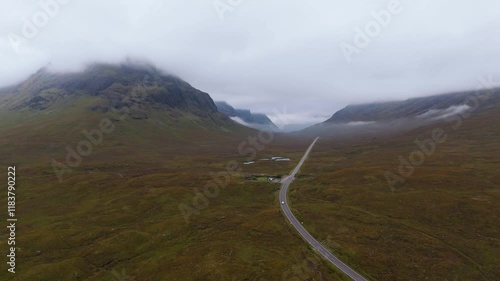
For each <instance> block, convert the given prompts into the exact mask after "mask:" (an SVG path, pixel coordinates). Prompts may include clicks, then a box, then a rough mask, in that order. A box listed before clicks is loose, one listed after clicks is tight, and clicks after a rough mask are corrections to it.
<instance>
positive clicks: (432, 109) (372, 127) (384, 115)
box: [301, 89, 500, 137]
mask: <svg viewBox="0 0 500 281" xmlns="http://www.w3.org/2000/svg"><path fill="white" fill-rule="evenodd" d="M499 105H500V89H491V90H480V91H467V92H459V93H449V94H442V95H435V96H429V97H421V98H412V99H408V100H404V101H391V102H380V103H370V104H358V105H348V106H346V107H345V108H343V109H341V110H339V111H338V112H336V113H335V114H333V116H332V117H331V118H330V119H328V120H326V121H325V122H323V123H320V124H317V125H314V126H311V127H309V128H307V129H305V130H303V131H301V133H314V134H323V135H336V136H345V137H351V136H367V137H368V136H376V135H391V134H398V133H401V132H405V131H409V130H412V129H415V128H418V127H422V126H426V125H429V124H433V123H437V122H442V121H450V120H453V118H455V117H456V116H461V115H467V114H471V113H472V112H474V113H477V112H479V111H484V110H487V109H488V108H491V107H494V106H499Z"/></svg>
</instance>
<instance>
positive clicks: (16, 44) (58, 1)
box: [7, 0, 72, 54]
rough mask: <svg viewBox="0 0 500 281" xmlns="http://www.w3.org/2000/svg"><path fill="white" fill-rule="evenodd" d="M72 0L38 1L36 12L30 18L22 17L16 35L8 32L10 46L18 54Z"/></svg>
mask: <svg viewBox="0 0 500 281" xmlns="http://www.w3.org/2000/svg"><path fill="white" fill-rule="evenodd" d="M71 1H72V0H40V1H38V7H39V8H38V10H37V11H36V12H35V13H34V14H33V15H32V16H31V17H29V18H28V17H22V18H21V21H22V27H21V29H20V31H19V32H18V33H16V32H10V33H9V34H8V35H7V37H8V40H9V43H10V46H11V47H12V49H13V50H14V52H16V53H17V54H19V53H20V52H21V46H22V45H24V44H27V43H28V42H29V40H31V39H33V38H35V37H36V36H37V35H38V34H39V33H40V30H42V29H43V28H45V27H46V26H47V25H48V24H49V22H50V20H51V19H53V18H55V17H56V16H57V15H58V14H59V12H60V11H61V7H63V6H65V5H67V4H68V3H69V2H71Z"/></svg>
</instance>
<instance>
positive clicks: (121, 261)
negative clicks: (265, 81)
mask: <svg viewBox="0 0 500 281" xmlns="http://www.w3.org/2000/svg"><path fill="white" fill-rule="evenodd" d="M91 99H97V98H96V97H93V98H91V97H83V98H79V99H78V100H75V101H68V103H69V104H67V105H66V106H65V107H59V108H57V110H56V111H37V110H25V111H21V112H16V111H10V112H3V113H2V116H1V118H2V119H1V120H2V122H1V125H0V130H1V133H2V138H1V139H0V154H1V155H2V158H3V159H2V165H3V166H4V168H5V169H6V167H7V165H10V164H15V165H17V173H16V177H17V190H16V195H17V198H16V202H17V218H18V220H19V221H18V223H17V229H16V231H17V243H16V246H17V253H16V256H17V264H16V272H17V273H16V274H15V275H12V274H10V273H8V272H7V266H6V263H5V262H2V266H1V267H0V269H1V273H0V280H19V281H25V280H30V281H36V280H47V281H58V280H61V281H63V280H64V281H66V280H103V281H104V280H106V281H109V280H141V281H142V280H301V279H303V277H304V276H307V277H310V278H314V279H315V280H320V279H323V280H325V279H326V280H345V279H344V278H345V277H343V276H341V275H339V274H338V273H336V272H335V270H332V269H331V268H330V267H329V266H328V265H327V264H326V263H324V262H323V261H321V260H319V259H317V257H316V256H315V254H314V252H313V251H312V250H311V249H310V248H308V247H307V245H306V244H305V243H303V241H302V240H301V238H300V237H299V236H298V235H297V234H296V233H295V232H294V231H293V230H292V229H291V228H290V227H288V225H287V223H286V222H285V220H284V218H283V217H282V215H281V214H280V212H279V204H278V202H277V199H276V198H277V197H276V195H277V189H278V188H279V185H277V184H272V183H267V182H258V181H255V182H254V181H245V180H244V177H245V175H246V174H261V173H262V174H269V173H272V174H287V173H288V172H289V171H290V170H291V169H292V168H293V166H294V165H295V164H296V162H297V160H298V158H299V156H300V155H301V154H302V153H303V151H304V149H305V147H306V146H307V143H308V142H309V140H304V141H299V140H297V139H293V140H291V139H289V138H285V137H283V136H275V139H274V140H273V141H272V142H271V143H269V144H266V145H264V146H263V148H262V151H260V152H259V153H258V155H257V156H256V157H257V158H264V157H270V156H274V155H277V154H286V155H285V156H289V157H292V158H293V159H294V161H292V162H281V163H275V162H258V163H256V164H254V165H251V166H244V165H242V163H243V162H244V161H245V160H246V159H247V157H248V154H243V155H242V154H241V153H239V152H238V146H239V145H240V144H241V143H242V142H243V141H248V137H255V136H257V135H258V134H257V132H256V131H253V130H247V129H244V128H242V127H239V126H235V127H225V128H220V127H219V128H210V126H211V125H209V124H208V125H207V124H203V123H202V122H198V121H197V120H196V119H194V117H192V116H186V118H185V119H183V118H182V116H179V117H178V118H177V119H176V120H178V121H177V122H180V123H182V126H177V125H175V124H170V123H169V122H172V121H171V120H172V118H170V117H164V116H162V114H161V113H160V112H157V113H155V112H149V114H150V116H152V117H151V118H150V119H148V120H136V119H134V118H130V117H129V118H126V119H124V120H120V119H119V118H118V119H117V118H116V116H114V115H113V114H111V113H109V112H108V113H96V112H94V113H92V114H89V112H88V104H95V103H96V100H91ZM155 114H156V115H155ZM179 114H180V113H179ZM103 118H109V119H111V120H112V121H113V124H114V125H115V129H114V131H113V132H111V133H109V134H104V136H103V141H102V143H100V144H99V145H96V146H94V147H93V151H92V153H91V154H90V155H88V156H83V157H82V161H81V163H80V165H78V166H77V167H74V168H72V171H71V172H64V173H63V174H62V181H59V180H58V178H57V176H56V175H55V173H54V170H53V167H52V166H51V165H52V163H53V160H54V159H55V160H56V161H58V162H59V163H66V162H65V157H66V154H67V151H66V149H65V147H66V146H67V145H69V146H70V147H72V148H74V149H76V146H77V144H78V143H79V142H80V141H81V140H85V139H86V138H85V137H84V136H83V135H82V133H81V131H82V130H84V129H86V130H92V129H95V128H99V123H100V121H101V120H102V119H103ZM169 120H170V121H169ZM200 127H207V128H206V129H203V128H201V129H200ZM260 145H262V143H260ZM245 147H246V148H248V147H250V146H248V147H247V146H245ZM230 161H236V162H237V163H239V166H240V168H241V170H238V171H236V172H234V173H233V174H232V175H231V177H230V180H229V183H228V184H227V185H224V187H223V188H222V187H221V188H220V191H219V193H218V195H217V196H213V198H208V199H209V202H208V206H206V207H204V208H201V209H197V208H195V207H194V205H193V197H194V196H195V189H197V190H200V191H203V187H204V186H205V185H206V184H207V183H208V182H213V179H212V177H211V176H210V173H211V172H214V173H219V172H224V171H226V170H227V163H229V162H230ZM4 180H5V181H6V175H5V178H4ZM181 203H183V204H186V205H189V206H191V207H193V209H194V210H195V211H197V213H195V214H193V215H191V216H190V217H189V223H186V221H185V219H184V217H183V216H182V214H181V211H180V210H179V204H181ZM0 205H1V206H6V199H5V197H2V199H1V200H0ZM7 235H8V234H7V233H6V232H5V231H3V232H1V233H0V240H1V241H2V244H1V247H2V252H3V253H4V252H6V250H7V245H6V240H7ZM327 242H328V241H327ZM127 278H128V279H127Z"/></svg>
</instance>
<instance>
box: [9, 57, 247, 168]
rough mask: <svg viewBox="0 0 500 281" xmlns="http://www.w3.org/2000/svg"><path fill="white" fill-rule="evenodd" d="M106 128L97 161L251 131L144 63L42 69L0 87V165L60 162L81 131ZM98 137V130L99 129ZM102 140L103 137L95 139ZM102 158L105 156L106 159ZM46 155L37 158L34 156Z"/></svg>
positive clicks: (178, 81)
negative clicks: (70, 69)
mask: <svg viewBox="0 0 500 281" xmlns="http://www.w3.org/2000/svg"><path fill="white" fill-rule="evenodd" d="M101 124H107V125H109V126H112V127H113V128H115V129H114V130H113V132H112V133H110V134H106V133H105V134H103V136H104V140H105V141H102V143H101V142H99V145H95V146H94V147H93V150H94V151H96V150H100V151H101V153H99V154H95V155H96V157H97V156H102V157H105V155H108V156H109V155H111V156H113V157H114V155H117V153H118V154H119V155H123V157H128V156H127V153H124V152H125V150H123V149H125V148H126V150H127V151H128V155H130V157H131V156H132V155H137V154H141V153H146V154H147V155H151V153H154V150H152V148H154V147H158V146H164V145H168V146H169V147H170V148H171V149H174V148H175V147H177V146H179V147H186V146H188V147H189V146H191V145H196V143H197V142H196V140H197V139H212V140H213V141H215V140H221V139H223V138H235V137H236V136H237V135H238V134H240V133H241V134H244V135H248V132H249V129H248V128H246V127H245V126H241V125H239V124H236V123H235V122H233V121H232V120H231V119H229V118H228V117H227V116H225V115H224V114H222V113H220V112H218V111H217V107H216V106H215V103H214V101H213V100H212V98H211V97H210V96H209V95H208V94H207V93H205V92H202V91H200V90H198V89H195V88H193V87H192V86H191V85H190V84H189V83H187V82H186V81H184V80H182V79H180V78H179V77H176V76H174V75H171V74H166V73H164V72H162V71H160V70H158V69H156V68H155V67H153V66H150V65H136V64H117V65H114V64H93V65H91V66H89V67H87V68H86V69H85V70H83V71H79V72H73V73H61V72H55V71H51V70H50V69H48V68H43V69H41V70H39V71H38V72H36V73H35V74H33V75H32V76H31V77H29V78H28V79H26V80H25V81H23V82H21V83H18V84H16V85H14V86H11V87H8V88H4V89H2V90H0V135H2V138H1V139H0V147H2V148H3V149H4V150H2V151H4V152H5V153H2V157H3V158H4V160H5V161H11V163H14V162H20V161H21V162H23V163H30V164H33V163H34V161H45V162H48V163H50V162H51V161H52V160H53V159H55V160H57V161H60V162H64V155H65V153H67V151H69V150H68V149H67V148H66V146H67V145H71V146H72V148H73V150H75V149H76V146H75V145H76V144H78V143H79V141H81V140H87V139H89V137H88V134H86V133H85V132H95V130H97V129H100V128H101ZM101 133H102V130H101ZM100 139H102V138H100ZM106 153H107V154H106ZM42 154H43V155H45V157H44V158H43V159H42V158H40V157H36V155H42Z"/></svg>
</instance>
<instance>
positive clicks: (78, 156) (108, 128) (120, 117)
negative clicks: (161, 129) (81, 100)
mask: <svg viewBox="0 0 500 281" xmlns="http://www.w3.org/2000/svg"><path fill="white" fill-rule="evenodd" d="M150 78H153V79H154V75H149V74H148V75H146V76H144V78H143V79H142V81H141V82H140V83H138V85H137V86H136V87H134V89H133V90H132V91H133V92H135V93H140V94H142V95H145V94H147V92H148V91H149V90H150V89H152V88H156V87H157V86H158V83H157V82H156V80H154V81H153V82H151V81H150V80H151V79H150ZM111 113H112V114H113V117H112V118H109V117H105V118H102V119H101V120H100V121H99V124H98V126H97V128H94V129H91V130H86V129H85V130H82V131H81V133H82V135H83V137H84V139H82V140H81V141H79V142H78V143H77V144H76V146H74V147H72V146H70V145H67V146H66V147H65V149H66V152H67V153H66V157H65V162H64V163H61V162H58V161H56V160H55V159H53V160H52V169H53V170H54V173H55V175H56V176H57V179H58V180H59V182H62V181H63V175H64V174H65V173H68V172H71V171H72V168H76V167H78V166H80V165H81V164H82V162H83V159H84V157H88V156H90V155H91V154H92V152H93V151H94V148H95V147H98V146H100V145H101V144H102V143H103V142H104V139H105V136H106V135H110V134H111V133H113V131H114V130H115V129H116V125H115V122H122V121H124V120H125V119H127V118H128V117H129V116H130V110H129V109H128V108H124V109H123V110H121V111H120V110H117V109H114V108H113V107H111ZM112 119H113V120H115V121H113V120H112Z"/></svg>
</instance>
